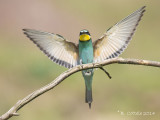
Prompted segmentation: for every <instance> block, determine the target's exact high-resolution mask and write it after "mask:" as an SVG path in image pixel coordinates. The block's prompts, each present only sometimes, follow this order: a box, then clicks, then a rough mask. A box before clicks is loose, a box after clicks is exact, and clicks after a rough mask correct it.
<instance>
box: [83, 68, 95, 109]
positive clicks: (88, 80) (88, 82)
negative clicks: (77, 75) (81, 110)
mask: <svg viewBox="0 0 160 120" xmlns="http://www.w3.org/2000/svg"><path fill="white" fill-rule="evenodd" d="M82 74H83V77H84V80H85V86H86V94H85V97H86V98H85V101H86V103H88V104H89V108H91V103H92V101H93V99H92V78H93V70H92V69H87V70H83V71H82Z"/></svg>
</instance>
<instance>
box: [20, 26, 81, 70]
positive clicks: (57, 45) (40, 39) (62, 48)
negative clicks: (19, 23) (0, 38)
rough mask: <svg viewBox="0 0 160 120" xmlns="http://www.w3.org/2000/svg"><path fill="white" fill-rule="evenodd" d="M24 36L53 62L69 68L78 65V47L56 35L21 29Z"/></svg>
mask: <svg viewBox="0 0 160 120" xmlns="http://www.w3.org/2000/svg"><path fill="white" fill-rule="evenodd" d="M23 31H24V34H26V36H27V37H28V38H30V40H32V41H33V42H34V43H35V44H36V45H37V46H38V47H39V48H40V50H42V51H43V52H44V53H45V54H46V55H47V56H48V57H49V58H50V59H51V60H52V61H53V62H55V63H57V64H59V65H61V66H64V67H67V68H71V67H73V66H76V65H77V63H78V47H77V45H75V44H74V43H72V42H68V41H67V40H66V39H64V38H63V37H62V36H60V35H58V34H53V33H48V32H42V31H37V30H32V29H23Z"/></svg>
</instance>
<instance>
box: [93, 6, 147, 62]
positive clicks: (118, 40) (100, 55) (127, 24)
mask: <svg viewBox="0 0 160 120" xmlns="http://www.w3.org/2000/svg"><path fill="white" fill-rule="evenodd" d="M144 12H145V6H144V7H142V8H140V9H138V10H137V11H135V12H134V13H132V14H131V15H129V16H127V17H126V18H124V19H123V20H121V21H120V22H118V23H117V24H115V25H114V26H113V27H112V28H110V29H108V30H107V31H106V33H104V34H103V36H102V37H100V38H99V39H98V40H96V41H95V42H94V43H93V47H94V61H95V62H101V61H103V60H105V59H109V58H114V57H118V56H119V55H120V54H121V53H122V52H123V51H124V49H125V48H126V47H127V45H128V43H129V41H130V40H131V38H132V36H133V34H134V32H135V30H136V27H137V25H138V23H139V21H140V20H141V17H142V16H143V13H144Z"/></svg>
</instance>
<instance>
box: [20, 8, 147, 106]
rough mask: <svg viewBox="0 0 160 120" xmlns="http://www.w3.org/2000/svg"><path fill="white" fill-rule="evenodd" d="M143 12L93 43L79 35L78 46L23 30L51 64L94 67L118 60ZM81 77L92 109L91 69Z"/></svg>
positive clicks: (85, 32)
mask: <svg viewBox="0 0 160 120" xmlns="http://www.w3.org/2000/svg"><path fill="white" fill-rule="evenodd" d="M144 12H145V6H144V7H142V8H140V9H138V10H137V11H135V12H134V13H132V14H131V15H129V16H127V17H126V18H124V19H123V20H121V21H120V22H118V23H117V24H115V25H114V26H113V27H111V28H110V29H108V30H107V31H106V32H105V33H104V34H103V35H102V36H101V37H100V38H99V39H98V40H96V41H95V42H93V43H92V39H91V36H90V33H89V31H88V30H81V31H80V35H79V44H78V45H76V44H75V43H72V42H69V41H68V40H66V39H65V38H64V37H62V36H61V35H58V34H54V33H48V32H42V31H37V30H32V29H23V30H24V34H26V35H27V37H28V38H30V39H31V40H32V41H33V42H34V43H35V44H36V45H37V46H38V47H39V48H40V50H42V51H43V52H44V53H45V54H46V55H47V56H48V57H49V58H50V59H51V60H52V61H53V62H55V63H57V64H59V65H61V66H64V67H66V68H72V67H74V66H76V65H78V64H87V63H93V62H94V63H96V62H101V61H103V60H105V59H111V58H115V57H118V56H119V55H120V54H121V53H122V52H123V51H124V49H125V48H126V47H127V45H128V43H129V42H130V40H131V38H132V36H133V34H134V32H135V30H136V27H137V25H138V23H139V21H140V20H141V17H142V16H143V13H144ZM82 75H83V77H84V80H85V86H86V103H88V104H89V107H91V103H92V78H93V69H87V70H83V71H82Z"/></svg>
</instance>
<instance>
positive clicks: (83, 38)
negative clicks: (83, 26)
mask: <svg viewBox="0 0 160 120" xmlns="http://www.w3.org/2000/svg"><path fill="white" fill-rule="evenodd" d="M90 39H91V36H90V33H89V31H88V30H81V31H80V34H79V40H80V41H88V40H90Z"/></svg>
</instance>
